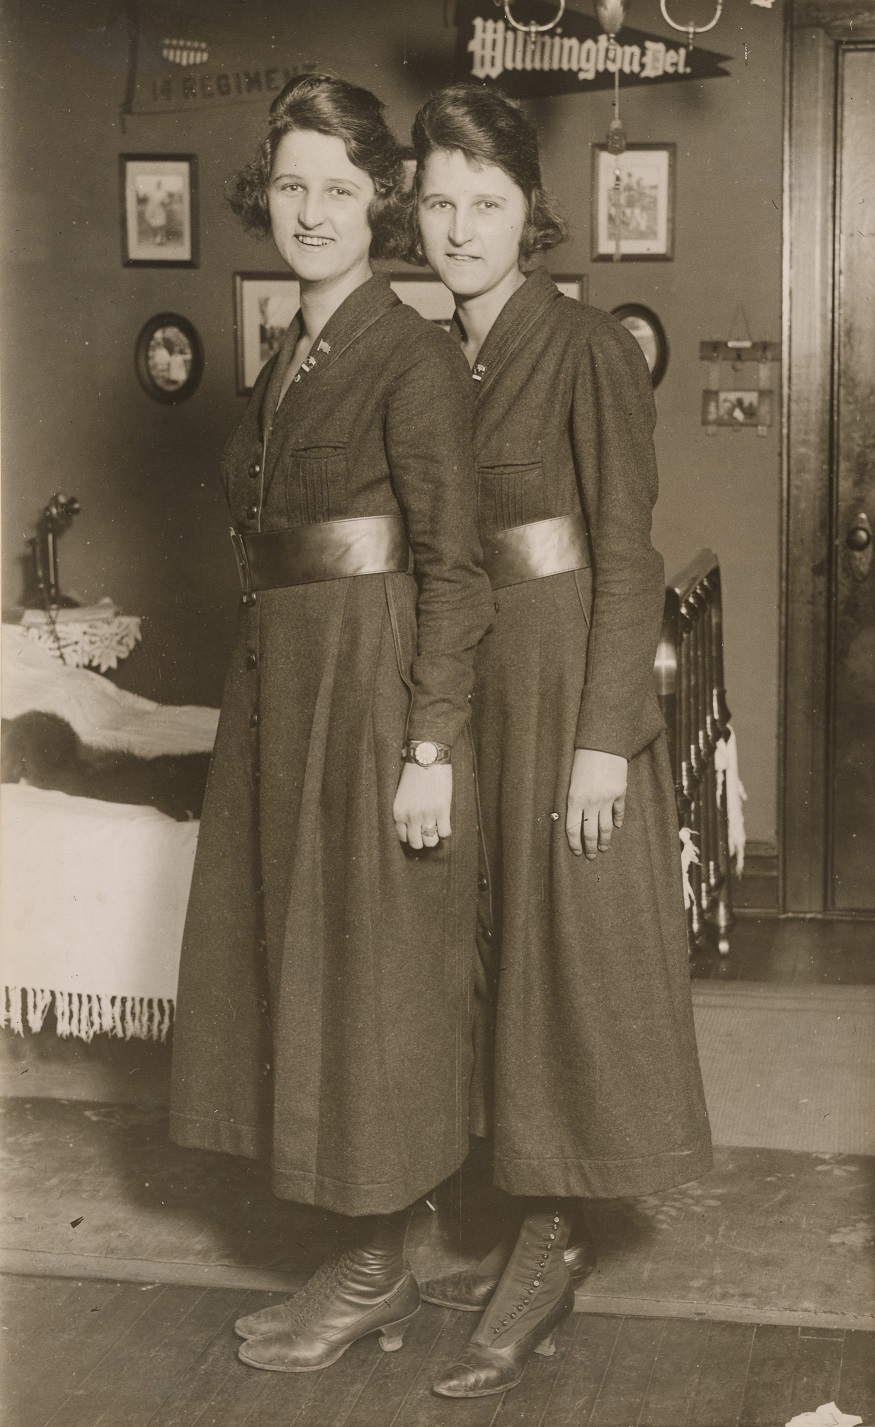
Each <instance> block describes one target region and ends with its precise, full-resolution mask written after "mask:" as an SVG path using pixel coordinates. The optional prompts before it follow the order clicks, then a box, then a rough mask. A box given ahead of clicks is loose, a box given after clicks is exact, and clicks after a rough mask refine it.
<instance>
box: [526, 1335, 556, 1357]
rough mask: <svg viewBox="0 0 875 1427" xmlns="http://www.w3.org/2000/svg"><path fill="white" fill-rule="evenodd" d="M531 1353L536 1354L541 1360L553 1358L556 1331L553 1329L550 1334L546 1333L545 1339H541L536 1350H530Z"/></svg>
mask: <svg viewBox="0 0 875 1427" xmlns="http://www.w3.org/2000/svg"><path fill="white" fill-rule="evenodd" d="M532 1352H533V1353H537V1354H538V1356H539V1357H541V1358H552V1357H555V1355H556V1329H555V1328H554V1329H553V1331H552V1333H548V1334H547V1336H546V1338H542V1340H541V1342H540V1343H539V1344H538V1346H537V1347H536V1348H533V1349H532Z"/></svg>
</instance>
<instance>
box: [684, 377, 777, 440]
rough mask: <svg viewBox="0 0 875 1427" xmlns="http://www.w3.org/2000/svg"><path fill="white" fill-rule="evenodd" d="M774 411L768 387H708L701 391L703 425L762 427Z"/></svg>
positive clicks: (757, 428) (763, 427)
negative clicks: (760, 388)
mask: <svg viewBox="0 0 875 1427" xmlns="http://www.w3.org/2000/svg"><path fill="white" fill-rule="evenodd" d="M774 414H775V393H774V391H773V390H772V389H771V388H768V389H764V390H759V389H758V388H745V389H742V388H736V387H733V388H731V389H729V388H722V387H721V388H720V389H719V390H718V389H716V388H707V389H706V390H705V391H703V392H702V425H703V426H728V427H730V428H732V429H733V430H738V429H741V428H744V427H751V426H753V427H754V428H755V429H756V430H758V431H765V430H767V429H768V427H770V426H771V424H772V421H773V419H774Z"/></svg>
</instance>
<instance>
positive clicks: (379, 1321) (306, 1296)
mask: <svg viewBox="0 0 875 1427" xmlns="http://www.w3.org/2000/svg"><path fill="white" fill-rule="evenodd" d="M411 1213H412V1210H411V1209H404V1210H402V1211H401V1212H400V1213H398V1214H373V1215H369V1216H368V1217H367V1218H364V1219H357V1220H355V1221H354V1226H355V1227H354V1229H353V1236H352V1242H351V1245H350V1246H349V1247H348V1248H346V1249H344V1250H342V1251H341V1252H340V1253H338V1254H336V1255H335V1256H334V1257H333V1258H332V1259H330V1260H329V1261H328V1263H326V1264H323V1265H322V1267H321V1268H320V1269H319V1270H318V1271H317V1272H316V1273H315V1274H314V1275H313V1277H312V1278H311V1279H310V1281H309V1282H308V1283H307V1284H305V1285H304V1287H303V1288H302V1289H301V1292H300V1293H298V1294H296V1295H295V1296H294V1298H290V1299H288V1300H287V1301H286V1302H285V1303H280V1304H277V1305H276V1307H274V1308H266V1309H262V1311H261V1312H260V1313H252V1314H250V1315H249V1317H248V1318H241V1319H240V1320H239V1321H238V1322H237V1323H236V1324H235V1328H236V1331H237V1332H238V1334H239V1335H240V1336H241V1337H245V1338H246V1341H245V1342H244V1343H243V1345H242V1347H241V1348H240V1351H239V1354H238V1356H239V1357H240V1360H241V1362H244V1363H247V1364H248V1365H249V1366H250V1367H253V1368H264V1369H266V1370H267V1371H268V1372H316V1371H317V1370H318V1369H320V1368H325V1367H328V1366H329V1365H330V1364H331V1363H336V1362H337V1359H338V1358H339V1357H341V1356H342V1355H343V1354H344V1353H345V1352H346V1350H347V1348H348V1347H349V1346H350V1344H351V1343H354V1342H356V1341H357V1339H359V1338H363V1337H365V1335H366V1334H368V1333H379V1335H380V1347H381V1348H382V1349H383V1351H384V1352H387V1353H391V1352H394V1351H395V1350H396V1349H397V1348H400V1347H401V1346H402V1344H403V1340H404V1334H405V1332H406V1330H407V1327H408V1324H409V1323H410V1321H411V1319H412V1318H413V1316H414V1314H415V1313H416V1311H417V1309H418V1308H419V1288H418V1286H417V1283H416V1279H415V1278H414V1277H413V1275H412V1273H411V1272H410V1270H409V1269H408V1267H407V1265H406V1263H405V1261H404V1239H405V1237H406V1234H407V1228H408V1225H409V1223H410V1217H411Z"/></svg>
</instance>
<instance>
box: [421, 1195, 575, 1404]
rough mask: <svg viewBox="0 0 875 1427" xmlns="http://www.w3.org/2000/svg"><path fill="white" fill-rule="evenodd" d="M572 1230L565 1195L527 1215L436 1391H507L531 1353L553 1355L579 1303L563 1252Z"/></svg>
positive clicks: (475, 1393) (451, 1393)
mask: <svg viewBox="0 0 875 1427" xmlns="http://www.w3.org/2000/svg"><path fill="white" fill-rule="evenodd" d="M544 1202H545V1201H541V1203H542V1204H543V1203H544ZM546 1202H549V1201H546ZM570 1231H571V1215H570V1213H569V1212H568V1210H567V1209H566V1208H564V1207H563V1204H562V1201H561V1200H560V1201H558V1202H557V1204H556V1207H550V1208H547V1209H545V1208H542V1207H539V1208H537V1209H534V1210H533V1211H530V1212H529V1213H528V1214H527V1215H526V1217H525V1219H524V1220H523V1226H522V1228H521V1230H520V1234H519V1238H518V1239H517V1241H516V1243H515V1244H514V1246H513V1249H512V1250H511V1255H510V1258H509V1259H508V1261H507V1266H506V1267H505V1270H504V1273H503V1274H502V1275H501V1278H500V1280H499V1283H498V1287H497V1289H496V1290H495V1293H494V1294H493V1295H492V1298H491V1299H490V1301H489V1305H488V1307H487V1308H486V1311H485V1313H484V1314H483V1317H482V1318H481V1320H480V1322H479V1323H478V1324H477V1327H476V1328H475V1330H474V1332H473V1333H472V1335H471V1337H470V1338H469V1340H468V1345H467V1347H466V1348H465V1349H464V1350H463V1352H462V1353H461V1355H460V1356H459V1358H458V1359H457V1360H456V1362H454V1363H453V1364H452V1365H451V1366H450V1367H449V1368H448V1370H447V1371H446V1372H444V1373H442V1374H441V1375H440V1376H439V1377H438V1378H437V1379H436V1380H435V1382H434V1383H433V1387H434V1390H435V1392H437V1393H440V1394H441V1396H442V1397H487V1396H488V1395H489V1394H490V1393H494V1392H506V1391H507V1390H508V1389H509V1388H511V1387H516V1385H517V1383H518V1382H519V1381H520V1379H521V1378H522V1375H523V1370H524V1368H525V1365H526V1363H527V1361H528V1359H529V1358H530V1357H531V1355H532V1353H540V1354H541V1355H542V1356H543V1357H552V1355H553V1353H555V1351H556V1344H555V1333H556V1329H557V1328H558V1327H559V1326H560V1325H561V1324H562V1323H564V1321H565V1319H566V1318H567V1317H568V1316H569V1314H570V1313H571V1312H572V1311H573V1309H574V1287H573V1285H572V1282H571V1275H570V1274H569V1272H568V1268H567V1266H566V1263H565V1259H564V1256H563V1255H564V1250H565V1247H566V1245H567V1243H568V1236H569V1233H570Z"/></svg>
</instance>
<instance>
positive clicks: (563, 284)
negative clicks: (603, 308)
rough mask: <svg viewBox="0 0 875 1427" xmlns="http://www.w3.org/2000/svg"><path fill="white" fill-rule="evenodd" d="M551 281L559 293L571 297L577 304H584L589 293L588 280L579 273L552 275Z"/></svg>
mask: <svg viewBox="0 0 875 1427" xmlns="http://www.w3.org/2000/svg"><path fill="white" fill-rule="evenodd" d="M552 276H553V281H554V282H555V284H556V286H557V287H558V289H559V291H560V292H562V293H564V294H565V296H566V297H573V298H574V299H575V301H577V302H586V299H587V293H588V291H589V279H588V278H586V277H584V276H581V275H580V274H579V273H553V275H552Z"/></svg>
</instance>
